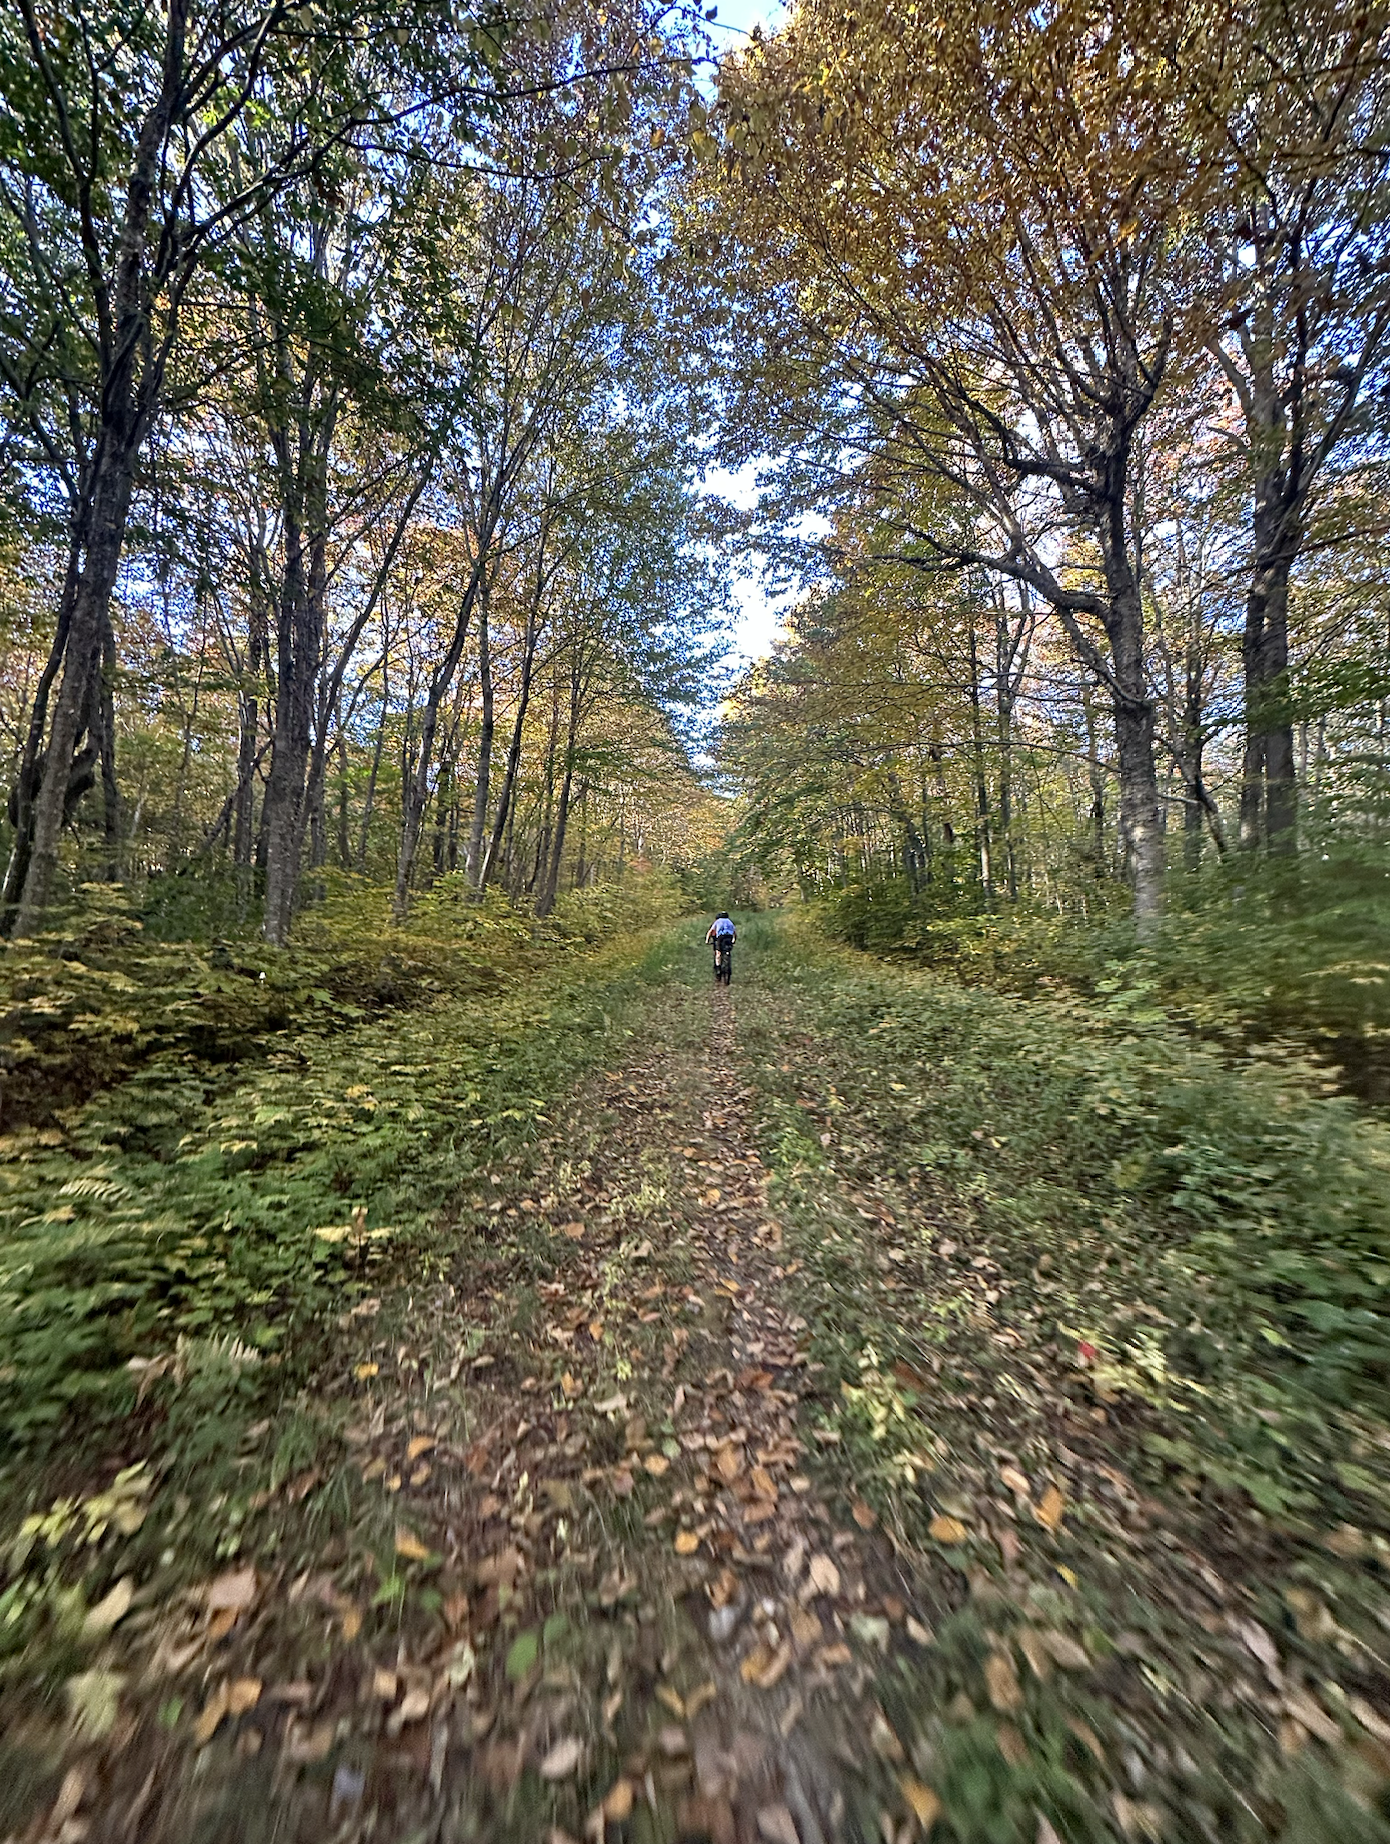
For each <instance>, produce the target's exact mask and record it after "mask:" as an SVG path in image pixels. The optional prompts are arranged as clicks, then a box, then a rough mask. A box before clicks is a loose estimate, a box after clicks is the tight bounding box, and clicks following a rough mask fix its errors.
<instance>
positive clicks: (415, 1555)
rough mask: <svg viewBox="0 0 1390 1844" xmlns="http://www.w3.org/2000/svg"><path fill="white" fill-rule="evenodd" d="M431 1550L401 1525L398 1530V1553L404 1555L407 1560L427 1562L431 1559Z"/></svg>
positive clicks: (413, 1533)
mask: <svg viewBox="0 0 1390 1844" xmlns="http://www.w3.org/2000/svg"><path fill="white" fill-rule="evenodd" d="M429 1553H430V1552H429V1550H428V1549H427V1548H426V1547H425V1545H424V1544H423V1543H422V1542H421V1541H420V1539H419V1538H418V1537H417V1536H416V1535H415V1532H414V1531H413V1530H407V1529H406V1528H405V1527H404V1525H400V1526H398V1527H397V1530H396V1554H397V1555H398V1556H404V1557H405V1559H406V1561H407V1562H425V1561H427V1560H428V1559H429Z"/></svg>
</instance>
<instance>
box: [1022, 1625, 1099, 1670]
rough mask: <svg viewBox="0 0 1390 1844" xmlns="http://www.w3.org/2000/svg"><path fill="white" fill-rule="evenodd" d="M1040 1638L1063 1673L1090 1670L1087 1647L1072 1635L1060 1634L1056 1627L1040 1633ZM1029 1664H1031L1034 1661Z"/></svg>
mask: <svg viewBox="0 0 1390 1844" xmlns="http://www.w3.org/2000/svg"><path fill="white" fill-rule="evenodd" d="M1038 1638H1039V1639H1040V1640H1041V1641H1042V1643H1043V1645H1045V1646H1046V1647H1047V1650H1048V1652H1049V1654H1050V1655H1051V1658H1052V1662H1053V1664H1055V1665H1060V1666H1061V1668H1062V1670H1063V1671H1089V1670H1090V1668H1091V1659H1090V1655H1089V1653H1088V1652H1087V1651H1086V1648H1085V1646H1083V1645H1082V1644H1081V1643H1080V1642H1079V1641H1078V1640H1075V1639H1073V1638H1072V1637H1071V1635H1070V1633H1062V1632H1058V1630H1057V1629H1056V1627H1049V1628H1048V1629H1047V1631H1046V1632H1042V1633H1039V1634H1038ZM1028 1662H1029V1663H1030V1664H1031V1663H1032V1660H1031V1659H1030V1660H1029V1661H1028Z"/></svg>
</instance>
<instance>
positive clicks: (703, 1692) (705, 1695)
mask: <svg viewBox="0 0 1390 1844" xmlns="http://www.w3.org/2000/svg"><path fill="white" fill-rule="evenodd" d="M718 1695H719V1692H718V1690H717V1689H716V1688H715V1684H714V1680H713V1679H712V1678H711V1679H708V1680H707V1681H706V1682H705V1683H703V1684H701V1685H699V1686H698V1688H696V1689H695V1690H692V1691H691V1692H690V1693H689V1695H688V1696H687V1697H686V1699H685V1717H686V1721H687V1722H693V1721H694V1720H695V1718H696V1717H697V1716H698V1715H699V1714H700V1711H701V1710H702V1709H703V1708H704V1707H705V1705H706V1704H707V1703H713V1702H714V1699H715V1698H716V1697H717V1696H718Z"/></svg>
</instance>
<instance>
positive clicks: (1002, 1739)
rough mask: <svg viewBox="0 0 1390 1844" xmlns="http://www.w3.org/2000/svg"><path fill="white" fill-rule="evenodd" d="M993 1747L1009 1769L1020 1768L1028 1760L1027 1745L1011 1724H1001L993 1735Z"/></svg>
mask: <svg viewBox="0 0 1390 1844" xmlns="http://www.w3.org/2000/svg"><path fill="white" fill-rule="evenodd" d="M994 1740H995V1745H996V1746H997V1747H998V1749H999V1752H1000V1754H1002V1755H1003V1757H1004V1759H1005V1760H1006V1761H1007V1762H1008V1763H1009V1766H1010V1767H1022V1766H1023V1764H1024V1762H1025V1761H1026V1760H1027V1759H1028V1744H1027V1743H1026V1742H1025V1741H1024V1739H1023V1737H1022V1736H1021V1735H1020V1734H1019V1732H1018V1730H1017V1729H1016V1728H1015V1727H1014V1725H1013V1724H1012V1723H1011V1722H1001V1723H1000V1725H999V1727H998V1729H997V1730H996V1731H995V1735H994Z"/></svg>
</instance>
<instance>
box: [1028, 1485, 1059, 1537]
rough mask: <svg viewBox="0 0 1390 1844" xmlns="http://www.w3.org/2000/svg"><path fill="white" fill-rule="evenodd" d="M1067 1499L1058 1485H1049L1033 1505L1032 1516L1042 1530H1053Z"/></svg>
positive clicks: (1057, 1523)
mask: <svg viewBox="0 0 1390 1844" xmlns="http://www.w3.org/2000/svg"><path fill="white" fill-rule="evenodd" d="M1066 1508H1067V1501H1066V1497H1065V1495H1064V1493H1063V1492H1062V1491H1061V1489H1060V1487H1058V1486H1055V1485H1050V1486H1049V1487H1048V1488H1047V1490H1046V1491H1045V1492H1044V1493H1043V1495H1042V1497H1041V1498H1040V1499H1039V1500H1038V1502H1037V1504H1036V1505H1034V1507H1033V1516H1034V1517H1035V1518H1036V1519H1037V1521H1038V1522H1039V1523H1040V1524H1041V1525H1042V1527H1043V1529H1044V1530H1052V1531H1055V1530H1056V1529H1057V1527H1058V1525H1059V1524H1060V1523H1061V1521H1062V1518H1063V1515H1064V1514H1065V1512H1066Z"/></svg>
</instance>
